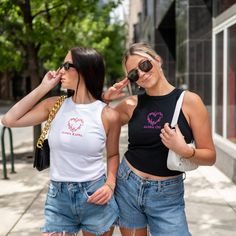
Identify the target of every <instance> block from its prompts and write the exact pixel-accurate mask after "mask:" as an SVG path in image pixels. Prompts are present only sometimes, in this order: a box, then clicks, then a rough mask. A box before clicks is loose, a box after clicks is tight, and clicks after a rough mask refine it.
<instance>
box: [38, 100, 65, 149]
mask: <svg viewBox="0 0 236 236" xmlns="http://www.w3.org/2000/svg"><path fill="white" fill-rule="evenodd" d="M65 99H66V96H60V97H59V99H58V100H57V101H56V103H55V105H54V106H53V108H52V110H51V111H50V113H49V116H48V120H47V122H46V124H45V126H44V128H43V130H42V133H41V135H40V137H39V139H38V142H37V147H38V148H43V142H44V140H45V138H46V136H47V133H48V130H49V128H50V125H51V122H52V120H53V119H54V117H55V115H56V113H57V112H58V110H59V108H60V107H61V105H62V103H63V102H64V100H65Z"/></svg>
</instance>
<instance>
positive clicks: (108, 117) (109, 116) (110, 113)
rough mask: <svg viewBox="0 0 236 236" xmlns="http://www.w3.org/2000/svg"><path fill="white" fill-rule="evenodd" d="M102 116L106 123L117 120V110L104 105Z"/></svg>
mask: <svg viewBox="0 0 236 236" xmlns="http://www.w3.org/2000/svg"><path fill="white" fill-rule="evenodd" d="M102 117H103V119H104V120H105V121H106V122H108V123H116V122H118V121H119V112H118V111H116V110H115V109H114V108H112V107H110V106H105V107H104V109H103V111H102Z"/></svg>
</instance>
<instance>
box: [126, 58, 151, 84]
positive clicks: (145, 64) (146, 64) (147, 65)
mask: <svg viewBox="0 0 236 236" xmlns="http://www.w3.org/2000/svg"><path fill="white" fill-rule="evenodd" d="M152 67H153V65H152V63H151V62H150V60H145V61H141V62H139V64H138V68H139V69H140V70H141V71H143V72H148V71H150V70H151V69H152ZM127 77H128V79H129V80H130V81H131V82H136V81H137V80H138V79H139V74H138V69H133V70H131V71H130V72H129V73H128V76H127Z"/></svg>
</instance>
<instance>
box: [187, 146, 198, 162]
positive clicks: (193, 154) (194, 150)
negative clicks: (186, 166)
mask: <svg viewBox="0 0 236 236" xmlns="http://www.w3.org/2000/svg"><path fill="white" fill-rule="evenodd" d="M191 149H192V150H193V153H192V155H191V156H189V157H187V159H190V158H193V157H194V156H195V153H196V149H195V148H194V147H191Z"/></svg>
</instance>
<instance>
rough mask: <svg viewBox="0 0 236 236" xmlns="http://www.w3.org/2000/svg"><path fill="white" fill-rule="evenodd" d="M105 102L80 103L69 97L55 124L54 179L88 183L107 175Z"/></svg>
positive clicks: (52, 130)
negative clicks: (104, 121) (105, 163)
mask: <svg viewBox="0 0 236 236" xmlns="http://www.w3.org/2000/svg"><path fill="white" fill-rule="evenodd" d="M105 106H106V104H105V103H103V102H101V101H99V100H97V101H95V102H93V103H90V104H76V103H74V102H73V100H72V98H71V97H70V98H67V99H66V100H65V101H64V102H63V104H62V106H61V108H60V109H59V111H58V113H57V114H56V116H55V118H54V119H53V121H52V123H51V128H50V131H49V136H48V141H49V146H50V178H51V180H54V181H65V182H84V181H90V180H95V179H97V178H99V177H100V176H102V175H103V174H105V166H104V161H103V151H104V148H105V144H106V133H105V130H104V126H103V123H102V117H101V113H102V110H103V108H104V107H105Z"/></svg>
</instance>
